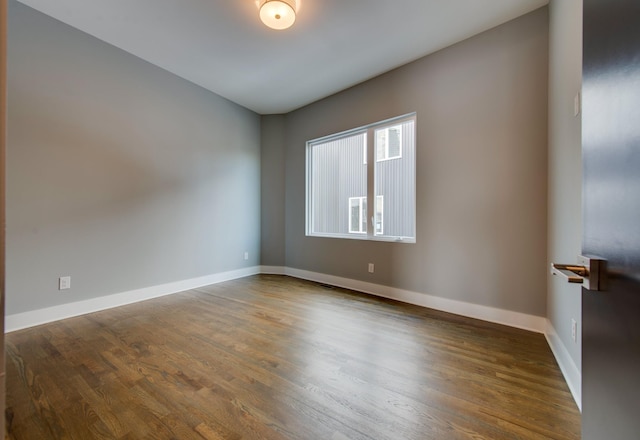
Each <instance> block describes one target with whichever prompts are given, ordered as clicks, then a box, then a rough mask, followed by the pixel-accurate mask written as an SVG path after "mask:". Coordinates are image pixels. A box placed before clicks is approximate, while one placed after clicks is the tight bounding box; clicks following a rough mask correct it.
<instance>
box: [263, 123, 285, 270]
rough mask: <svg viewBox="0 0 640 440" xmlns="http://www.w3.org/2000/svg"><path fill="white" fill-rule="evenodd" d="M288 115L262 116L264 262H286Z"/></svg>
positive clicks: (270, 264) (274, 264) (279, 264)
mask: <svg viewBox="0 0 640 440" xmlns="http://www.w3.org/2000/svg"><path fill="white" fill-rule="evenodd" d="M284 124H285V117H284V115H265V116H262V117H261V133H262V136H261V151H262V168H261V176H260V178H261V180H260V183H261V194H260V201H261V203H262V204H261V225H260V227H261V241H260V262H261V263H262V264H263V265H265V266H284V264H285V258H284V190H285V175H284V162H285V156H284V149H285V140H284Z"/></svg>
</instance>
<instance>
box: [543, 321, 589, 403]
mask: <svg viewBox="0 0 640 440" xmlns="http://www.w3.org/2000/svg"><path fill="white" fill-rule="evenodd" d="M546 321H547V328H546V331H545V333H544V335H545V337H546V338H547V342H548V344H549V347H551V351H552V352H553V355H554V356H555V358H556V361H557V362H558V366H559V367H560V371H562V374H563V375H564V380H565V381H566V382H567V385H568V386H569V390H570V391H571V395H572V396H573V400H575V402H576V405H578V409H579V410H580V411H581V412H582V373H580V370H579V369H578V367H577V366H576V364H575V362H573V359H572V358H571V355H570V354H569V351H568V350H567V348H566V347H565V345H564V344H563V343H562V340H561V339H560V337H559V336H558V333H557V332H556V329H555V328H554V327H553V324H551V321H549V320H548V319H547V320H546Z"/></svg>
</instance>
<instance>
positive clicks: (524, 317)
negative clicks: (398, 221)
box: [284, 267, 546, 333]
mask: <svg viewBox="0 0 640 440" xmlns="http://www.w3.org/2000/svg"><path fill="white" fill-rule="evenodd" d="M284 273H285V275H290V276H292V277H295V278H302V279H305V280H310V281H316V282H320V283H325V284H330V285H332V286H338V287H344V288H347V289H352V290H357V291H360V292H364V293H369V294H371V295H376V296H381V297H384V298H388V299H394V300H397V301H401V302H405V303H409V304H414V305H417V306H422V307H428V308H430V309H436V310H441V311H443V312H449V313H454V314H456V315H462V316H467V317H469V318H476V319H481V320H483V321H489V322H494V323H497V324H504V325H508V326H510V327H517V328H521V329H524V330H530V331H534V332H537V333H544V332H545V329H546V319H545V318H544V317H542V316H534V315H528V314H525V313H519V312H512V311H510V310H503V309H496V308H493V307H487V306H482V305H478V304H472V303H468V302H464V301H457V300H453V299H447V298H441V297H438V296H433V295H429V294H426V293H419V292H413V291H410V290H403V289H397V288H395V287H389V286H382V285H380V284H373V283H368V282H365V281H358V280H354V279H350V278H342V277H336V276H333V275H326V274H322V273H317V272H309V271H306V270H301V269H294V268H290V267H285V268H284Z"/></svg>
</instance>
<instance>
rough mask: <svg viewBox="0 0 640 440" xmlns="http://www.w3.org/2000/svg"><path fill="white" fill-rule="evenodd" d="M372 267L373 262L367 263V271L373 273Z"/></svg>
mask: <svg viewBox="0 0 640 440" xmlns="http://www.w3.org/2000/svg"><path fill="white" fill-rule="evenodd" d="M373 269H374V266H373V263H369V273H373Z"/></svg>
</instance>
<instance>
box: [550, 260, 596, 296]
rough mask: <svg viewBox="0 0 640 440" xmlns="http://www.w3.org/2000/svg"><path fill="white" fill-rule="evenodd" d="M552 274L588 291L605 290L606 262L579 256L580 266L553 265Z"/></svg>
mask: <svg viewBox="0 0 640 440" xmlns="http://www.w3.org/2000/svg"><path fill="white" fill-rule="evenodd" d="M551 273H552V274H553V275H557V276H560V277H562V278H564V279H566V280H567V282H568V283H575V284H582V285H583V286H584V288H585V289H587V290H600V291H601V290H605V281H606V260H603V259H600V258H589V257H585V256H582V255H579V256H578V264H560V263H551Z"/></svg>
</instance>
